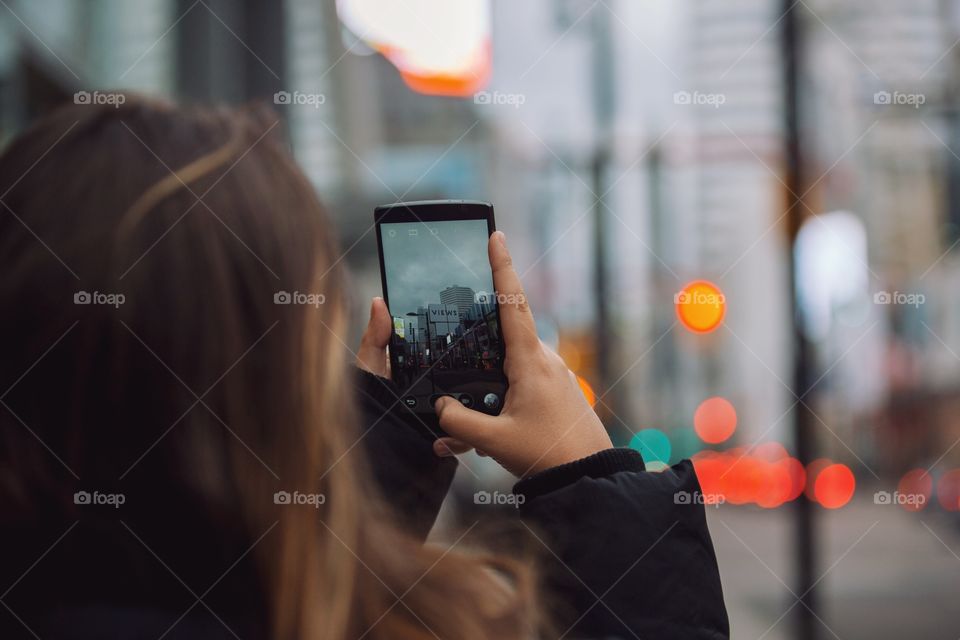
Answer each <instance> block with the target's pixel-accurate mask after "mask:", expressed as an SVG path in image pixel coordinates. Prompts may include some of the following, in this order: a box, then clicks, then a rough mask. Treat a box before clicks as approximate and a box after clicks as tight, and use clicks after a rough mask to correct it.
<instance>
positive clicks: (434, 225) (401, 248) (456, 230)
mask: <svg viewBox="0 0 960 640" xmlns="http://www.w3.org/2000/svg"><path fill="white" fill-rule="evenodd" d="M431 229H436V231H437V234H436V235H433V234H432V233H431V232H430V230H431ZM411 230H413V231H416V232H417V235H416V236H411V235H410V232H411ZM391 231H395V232H396V235H394V236H393V237H391V236H390V232H391ZM382 235H383V259H384V263H385V265H386V273H387V297H388V299H389V301H390V313H391V314H392V315H394V316H404V317H405V316H406V314H407V313H408V312H411V311H412V312H416V310H417V307H425V306H426V305H427V304H428V303H430V304H439V303H440V292H441V291H442V290H443V289H446V288H447V287H450V286H453V285H458V286H461V287H470V288H471V289H473V290H474V292H477V291H491V292H492V291H493V278H492V276H491V275H490V262H489V260H488V258H487V221H486V220H449V221H444V222H428V223H422V222H399V223H389V224H384V225H382ZM405 319H406V318H405ZM411 320H413V321H414V323H416V321H415V320H414V319H413V318H409V319H406V321H407V322H408V323H409V322H410V321H411Z"/></svg>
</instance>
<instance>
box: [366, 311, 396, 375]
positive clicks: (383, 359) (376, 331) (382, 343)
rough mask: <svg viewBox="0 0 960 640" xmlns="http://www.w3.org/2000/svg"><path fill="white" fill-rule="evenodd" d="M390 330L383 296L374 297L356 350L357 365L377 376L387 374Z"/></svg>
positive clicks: (388, 313) (388, 314) (388, 315)
mask: <svg viewBox="0 0 960 640" xmlns="http://www.w3.org/2000/svg"><path fill="white" fill-rule="evenodd" d="M391 331H392V327H391V321H390V312H389V311H388V310H387V304H386V303H385V302H384V301H383V298H374V299H373V302H372V303H371V304H370V321H369V322H368V323H367V329H366V331H364V332H363V338H361V339H360V349H358V350H357V366H358V367H360V368H361V369H364V370H366V371H369V372H370V373H373V374H376V375H378V376H386V375H387V344H388V343H389V342H390V333H391Z"/></svg>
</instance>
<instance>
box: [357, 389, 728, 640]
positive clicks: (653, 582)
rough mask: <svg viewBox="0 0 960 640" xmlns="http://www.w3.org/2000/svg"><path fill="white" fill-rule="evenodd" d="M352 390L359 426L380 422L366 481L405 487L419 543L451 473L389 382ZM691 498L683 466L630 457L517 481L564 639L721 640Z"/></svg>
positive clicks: (701, 529)
mask: <svg viewBox="0 0 960 640" xmlns="http://www.w3.org/2000/svg"><path fill="white" fill-rule="evenodd" d="M360 388H361V393H362V396H363V401H362V402H361V406H362V407H363V409H364V413H365V415H366V422H367V423H368V424H374V423H375V422H376V421H377V420H380V422H378V423H376V426H374V427H373V428H372V430H371V435H374V437H373V438H370V439H369V442H368V450H369V451H370V453H371V457H372V459H373V460H374V461H376V463H375V464H374V470H375V475H376V477H377V479H378V480H379V482H380V484H381V485H382V486H384V487H391V488H396V487H409V491H408V492H406V493H405V494H404V495H403V502H402V509H401V511H402V512H403V513H408V514H414V515H413V517H411V518H410V521H409V522H408V524H409V526H410V527H413V528H414V529H415V530H417V531H418V532H420V533H422V534H423V535H425V534H426V532H427V531H429V529H430V527H431V526H432V525H433V522H434V520H435V519H436V515H437V512H438V511H439V508H440V503H441V502H442V501H443V499H444V497H445V496H446V493H447V490H448V488H449V486H450V483H451V482H452V480H453V473H454V470H455V464H454V463H453V460H452V459H450V458H444V459H441V458H438V457H436V455H434V453H433V450H432V446H431V445H432V441H433V439H434V438H435V437H436V435H437V433H438V432H439V430H438V429H437V426H436V424H435V423H433V422H432V421H429V420H426V419H424V418H423V417H420V418H417V417H416V416H413V415H412V414H410V413H409V412H407V411H406V409H400V408H399V407H400V406H401V405H400V402H399V397H400V396H399V395H398V391H397V390H396V389H395V388H394V387H393V386H392V385H391V384H390V383H389V382H388V381H385V380H383V379H381V378H376V377H374V376H371V375H369V374H364V375H363V376H362V380H361V385H360ZM404 413H406V415H405V416H404V415H402V414H404ZM385 414H386V415H387V416H389V417H388V418H383V416H384V415H385ZM391 456H392V457H393V458H394V461H393V462H391V463H390V464H383V462H384V461H386V460H389V459H390V458H391ZM699 492H700V484H699V483H698V481H697V476H696V474H695V473H694V470H693V465H692V464H691V463H690V461H689V460H684V461H682V462H680V463H678V464H676V465H674V466H672V467H671V468H670V469H667V470H664V471H662V472H657V473H651V472H648V471H646V470H645V469H644V464H643V458H641V457H640V454H639V453H638V452H637V451H635V450H633V449H608V450H606V451H601V452H600V453H597V454H594V455H592V456H590V457H587V458H583V459H581V460H577V461H575V462H571V463H569V464H565V465H562V466H559V467H554V468H552V469H547V470H546V471H543V472H541V473H538V474H536V475H534V476H532V477H529V478H526V479H524V480H521V481H520V482H518V483H516V485H515V486H514V488H513V493H514V494H515V495H516V496H523V499H522V500H519V499H518V500H517V501H516V502H517V503H519V505H518V509H517V511H518V514H517V515H518V517H519V518H520V519H521V520H522V521H523V524H524V525H526V528H529V530H530V531H531V532H533V534H534V535H535V539H536V540H537V543H538V544H540V545H542V546H543V547H544V548H545V553H543V554H541V556H540V557H542V558H543V559H544V561H545V562H544V564H545V566H544V568H543V570H544V572H545V573H546V576H545V577H546V582H547V584H546V587H547V591H548V593H547V594H545V595H546V597H547V599H548V601H549V602H550V603H551V604H552V606H551V613H552V614H553V615H554V616H555V618H556V619H555V623H556V625H557V627H558V628H559V629H560V633H561V634H563V632H564V631H566V633H565V634H563V637H564V638H571V639H576V638H597V639H599V638H605V639H607V638H609V639H613V638H642V639H644V640H646V639H647V638H651V639H656V640H665V639H672V638H680V639H690V640H700V639H703V640H707V639H709V640H717V639H720V638H729V636H730V630H729V623H728V621H727V611H726V607H725V606H724V602H723V591H722V589H721V586H720V574H719V571H718V569H717V558H716V555H715V554H714V550H713V543H712V541H711V539H710V532H709V531H708V529H707V521H706V515H705V512H704V507H703V505H702V504H697V500H694V499H691V497H692V496H695V495H698V494H699ZM392 493H393V489H391V495H392Z"/></svg>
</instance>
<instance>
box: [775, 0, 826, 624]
mask: <svg viewBox="0 0 960 640" xmlns="http://www.w3.org/2000/svg"><path fill="white" fill-rule="evenodd" d="M781 1H782V6H781V11H782V13H783V15H784V18H783V22H782V24H783V27H782V29H783V31H782V38H781V41H782V46H783V49H782V55H783V88H784V96H783V98H784V99H783V108H784V147H785V149H784V160H785V175H784V184H785V185H786V191H787V193H786V205H787V216H786V219H787V233H788V240H789V242H788V247H789V249H790V256H789V259H788V260H787V264H788V265H789V267H788V273H789V279H790V287H789V291H790V311H791V313H790V326H791V330H792V345H793V380H792V382H793V391H794V394H795V395H796V396H797V397H798V398H800V397H803V395H804V394H805V393H806V392H807V391H808V390H809V389H810V385H811V384H813V376H812V375H811V374H812V371H813V358H812V349H811V345H810V343H809V342H808V340H807V339H806V336H805V334H804V331H803V329H802V327H801V326H800V321H801V320H800V318H801V316H800V309H799V304H798V300H797V289H798V286H797V285H798V283H797V277H798V271H797V265H796V253H795V251H794V246H795V243H796V239H797V234H798V233H799V231H800V227H801V225H802V224H803V221H804V208H805V206H804V202H803V194H804V192H805V191H806V189H807V187H806V186H805V184H806V183H805V178H804V175H803V169H804V167H803V148H802V146H801V132H800V129H801V117H800V93H799V86H800V64H801V61H802V56H803V51H802V46H801V45H802V43H801V37H800V33H799V30H800V26H799V24H798V18H797V14H796V11H794V4H795V3H794V2H793V1H792V0H781ZM813 429H814V421H813V416H812V415H811V411H810V409H808V408H807V404H806V402H799V403H798V404H797V405H796V411H795V413H794V423H793V437H794V443H795V446H796V452H797V458H798V459H799V460H800V462H801V463H803V464H804V465H807V464H809V463H810V462H811V460H812V459H813V456H814V453H815V452H814V442H815V440H814V434H813ZM793 508H794V517H795V523H794V524H795V540H794V543H795V544H794V545H793V548H794V550H795V551H796V555H795V557H794V563H795V571H796V586H795V587H794V593H796V594H797V595H798V596H799V597H800V605H801V606H799V607H796V608H795V611H796V612H797V619H796V637H797V638H798V640H815V639H816V638H817V636H818V631H819V627H818V626H817V625H818V623H817V620H816V611H817V598H816V592H815V591H814V584H815V580H816V579H815V577H814V569H815V565H816V546H815V543H816V540H815V536H814V515H815V514H814V511H813V505H812V504H811V502H810V500H809V499H807V498H806V497H805V496H804V495H803V494H801V495H800V497H799V498H798V499H797V500H796V501H794V504H793Z"/></svg>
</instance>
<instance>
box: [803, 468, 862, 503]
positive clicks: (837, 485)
mask: <svg viewBox="0 0 960 640" xmlns="http://www.w3.org/2000/svg"><path fill="white" fill-rule="evenodd" d="M856 487H857V481H856V478H854V477H853V472H852V471H850V468H849V467H847V466H846V465H844V464H839V463H838V464H831V465H829V466H827V467H824V468H823V470H822V471H820V473H818V474H817V479H816V480H815V481H814V486H813V494H814V496H815V497H816V499H817V502H819V503H820V504H821V505H823V506H824V507H826V508H827V509H839V508H840V507H842V506H843V505H845V504H847V503H848V502H850V498H852V497H853V492H854V491H855V490H856Z"/></svg>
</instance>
